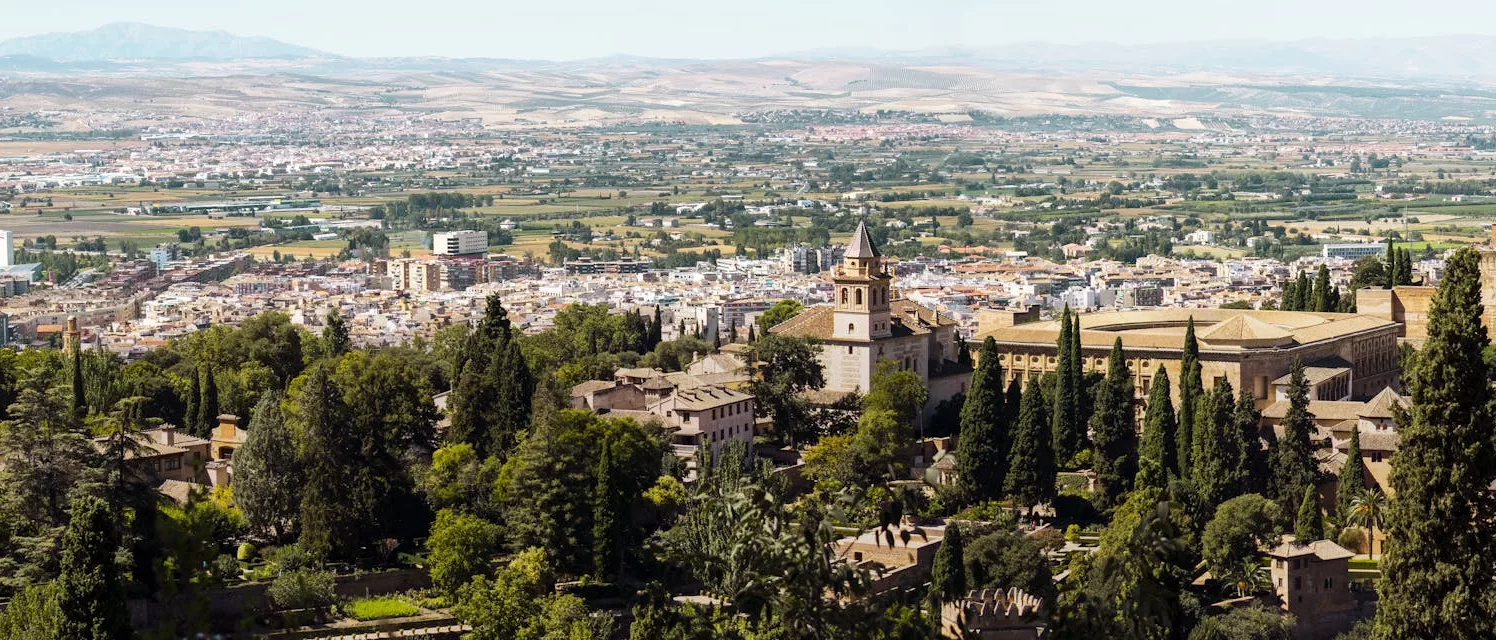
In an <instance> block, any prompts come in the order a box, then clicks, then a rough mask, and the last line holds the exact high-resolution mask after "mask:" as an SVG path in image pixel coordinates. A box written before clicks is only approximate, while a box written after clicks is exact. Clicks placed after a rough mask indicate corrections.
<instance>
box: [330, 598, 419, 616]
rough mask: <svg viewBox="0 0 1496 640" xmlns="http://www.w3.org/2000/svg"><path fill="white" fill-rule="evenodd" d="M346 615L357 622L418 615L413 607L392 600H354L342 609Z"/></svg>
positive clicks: (416, 609) (407, 603) (417, 610)
mask: <svg viewBox="0 0 1496 640" xmlns="http://www.w3.org/2000/svg"><path fill="white" fill-rule="evenodd" d="M343 610H344V611H345V612H347V614H348V615H349V616H350V617H352V618H355V619H358V620H383V619H385V618H403V617H405V616H413V615H416V614H417V613H420V611H421V610H420V609H418V608H416V606H415V605H413V604H411V603H409V602H405V601H402V600H396V599H394V598H366V599H363V600H354V601H353V602H350V603H348V605H347V606H345V607H343Z"/></svg>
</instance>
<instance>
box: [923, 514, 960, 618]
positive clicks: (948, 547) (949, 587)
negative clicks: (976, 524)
mask: <svg viewBox="0 0 1496 640" xmlns="http://www.w3.org/2000/svg"><path fill="white" fill-rule="evenodd" d="M965 594H966V555H965V550H964V548H963V545H962V541H961V525H960V524H958V523H956V522H952V523H950V524H949V525H947V526H946V528H945V537H944V538H942V539H941V541H940V550H938V551H936V552H935V564H934V566H933V567H932V568H931V569H930V598H931V601H933V602H950V601H952V600H955V599H957V598H960V597H962V596H963V595H965Z"/></svg>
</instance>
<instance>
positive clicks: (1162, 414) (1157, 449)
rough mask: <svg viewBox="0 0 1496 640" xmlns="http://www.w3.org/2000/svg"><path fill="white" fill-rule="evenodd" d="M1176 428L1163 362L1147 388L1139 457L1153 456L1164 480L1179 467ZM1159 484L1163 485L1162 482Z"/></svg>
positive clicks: (1145, 458) (1151, 457)
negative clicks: (1146, 402) (1146, 403)
mask: <svg viewBox="0 0 1496 640" xmlns="http://www.w3.org/2000/svg"><path fill="white" fill-rule="evenodd" d="M1176 429H1177V423H1176V422H1175V417H1174V402H1173V400H1172V399H1171V398H1170V397H1169V372H1168V371H1165V370H1164V367H1163V365H1159V366H1158V371H1157V372H1155V373H1154V374H1153V382H1152V384H1151V386H1150V387H1149V388H1148V407H1147V410H1146V413H1145V414H1144V415H1143V445H1142V450H1141V452H1140V453H1139V459H1140V461H1141V460H1152V461H1153V462H1154V464H1156V465H1157V466H1158V469H1159V470H1160V471H1161V474H1160V479H1161V480H1162V479H1166V477H1167V475H1168V474H1169V473H1170V472H1173V471H1175V470H1177V469H1178V468H1179V460H1178V450H1177V449H1176V447H1177V446H1178V440H1177V439H1176V434H1175V430H1176ZM1158 488H1160V489H1162V488H1163V486H1162V485H1160V486H1159V487H1158Z"/></svg>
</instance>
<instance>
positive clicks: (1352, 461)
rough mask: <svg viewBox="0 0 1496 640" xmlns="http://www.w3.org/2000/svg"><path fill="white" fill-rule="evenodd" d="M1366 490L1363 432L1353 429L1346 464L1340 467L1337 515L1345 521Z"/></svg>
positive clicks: (1336, 499)
mask: <svg viewBox="0 0 1496 640" xmlns="http://www.w3.org/2000/svg"><path fill="white" fill-rule="evenodd" d="M1365 490H1366V461H1365V460H1362V459H1361V430H1360V429H1351V442H1350V445H1348V446H1347V447H1346V450H1345V464H1344V465H1341V467H1340V482H1339V483H1337V484H1336V489H1335V515H1337V516H1339V517H1340V519H1341V520H1342V521H1343V520H1345V518H1346V517H1347V516H1349V515H1350V512H1351V503H1352V502H1353V501H1354V500H1355V499H1356V496H1358V495H1361V492H1362V491H1365Z"/></svg>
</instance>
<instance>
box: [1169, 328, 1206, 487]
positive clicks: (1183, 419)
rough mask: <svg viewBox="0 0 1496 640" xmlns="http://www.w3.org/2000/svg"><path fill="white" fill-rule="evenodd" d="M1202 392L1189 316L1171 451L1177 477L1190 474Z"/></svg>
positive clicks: (1186, 476) (1181, 357)
mask: <svg viewBox="0 0 1496 640" xmlns="http://www.w3.org/2000/svg"><path fill="white" fill-rule="evenodd" d="M1204 395H1205V390H1204V389H1203V388H1202V382H1201V371H1200V344H1199V342H1197V341H1196V340H1195V317H1194V316H1190V319H1189V324H1188V325H1186V326H1185V329H1184V353H1183V355H1181V356H1180V359H1179V422H1178V427H1177V435H1178V442H1177V443H1175V447H1174V452H1175V455H1176V456H1177V461H1178V466H1177V467H1176V468H1175V469H1174V471H1175V473H1177V474H1178V475H1179V477H1180V478H1188V477H1190V473H1191V471H1190V470H1191V469H1192V468H1193V467H1194V463H1193V458H1194V455H1195V447H1194V429H1195V406H1196V405H1197V404H1199V402H1200V398H1201V397H1202V396H1204Z"/></svg>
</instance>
